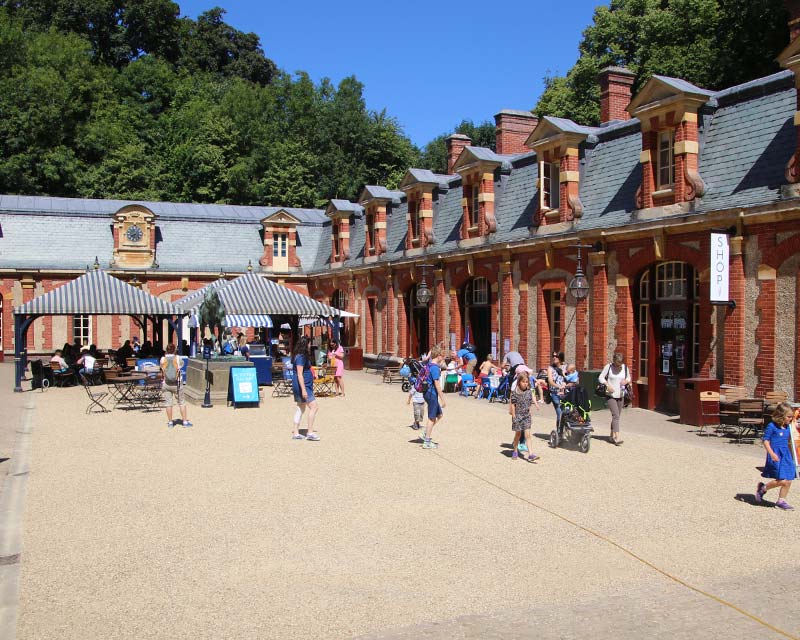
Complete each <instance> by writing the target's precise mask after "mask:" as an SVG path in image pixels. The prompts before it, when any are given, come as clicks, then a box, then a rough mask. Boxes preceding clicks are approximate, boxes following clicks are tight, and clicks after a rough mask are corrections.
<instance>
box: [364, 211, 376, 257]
mask: <svg viewBox="0 0 800 640" xmlns="http://www.w3.org/2000/svg"><path fill="white" fill-rule="evenodd" d="M364 224H365V226H366V228H367V247H366V248H367V254H368V255H371V256H374V255H375V216H374V215H373V214H372V213H368V214H367V215H366V217H365V218H364Z"/></svg>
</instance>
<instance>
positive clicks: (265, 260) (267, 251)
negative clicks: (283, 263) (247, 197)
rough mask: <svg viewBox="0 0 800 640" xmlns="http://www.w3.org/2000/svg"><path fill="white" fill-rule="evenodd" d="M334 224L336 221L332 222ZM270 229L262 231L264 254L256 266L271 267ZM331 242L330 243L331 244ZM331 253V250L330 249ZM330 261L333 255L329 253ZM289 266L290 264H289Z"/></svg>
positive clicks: (271, 230) (271, 232)
mask: <svg viewBox="0 0 800 640" xmlns="http://www.w3.org/2000/svg"><path fill="white" fill-rule="evenodd" d="M333 224H336V221H335V220H334V221H333ZM272 234H273V229H272V228H266V229H264V254H263V255H262V256H261V258H259V260H258V264H260V265H261V266H262V267H272V257H273V256H272ZM332 242H333V241H331V243H332ZM331 251H333V249H331ZM331 261H333V253H331ZM289 264H291V262H290V263H289Z"/></svg>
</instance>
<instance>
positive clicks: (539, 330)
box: [536, 282, 551, 369]
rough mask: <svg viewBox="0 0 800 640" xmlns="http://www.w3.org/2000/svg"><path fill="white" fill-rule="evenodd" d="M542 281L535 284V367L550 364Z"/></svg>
mask: <svg viewBox="0 0 800 640" xmlns="http://www.w3.org/2000/svg"><path fill="white" fill-rule="evenodd" d="M544 296H545V290H544V287H543V286H542V283H541V282H539V283H537V284H536V368H537V369H543V368H544V367H546V366H548V365H549V364H550V360H551V358H550V323H549V322H548V321H547V303H546V301H545V298H544Z"/></svg>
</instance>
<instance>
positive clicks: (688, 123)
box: [675, 113, 699, 202]
mask: <svg viewBox="0 0 800 640" xmlns="http://www.w3.org/2000/svg"><path fill="white" fill-rule="evenodd" d="M698 151H699V145H698V137H697V114H696V113H686V114H684V116H683V120H682V121H681V122H680V124H679V125H678V126H677V127H676V129H675V202H688V201H689V200H692V199H694V197H695V195H696V194H695V193H694V191H693V187H692V185H691V183H689V182H688V181H687V180H686V172H687V171H695V172H696V171H697V154H698Z"/></svg>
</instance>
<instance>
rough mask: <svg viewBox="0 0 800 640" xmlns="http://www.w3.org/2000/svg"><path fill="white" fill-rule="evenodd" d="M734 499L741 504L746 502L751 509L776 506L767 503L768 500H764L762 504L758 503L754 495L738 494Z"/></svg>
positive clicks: (772, 503)
mask: <svg viewBox="0 0 800 640" xmlns="http://www.w3.org/2000/svg"><path fill="white" fill-rule="evenodd" d="M734 499H735V500H738V501H739V502H744V503H746V504H749V505H750V506H751V507H774V506H775V503H774V502H767V501H766V500H763V501H762V502H756V497H755V496H754V495H753V494H752V493H737V494H736V496H734Z"/></svg>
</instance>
